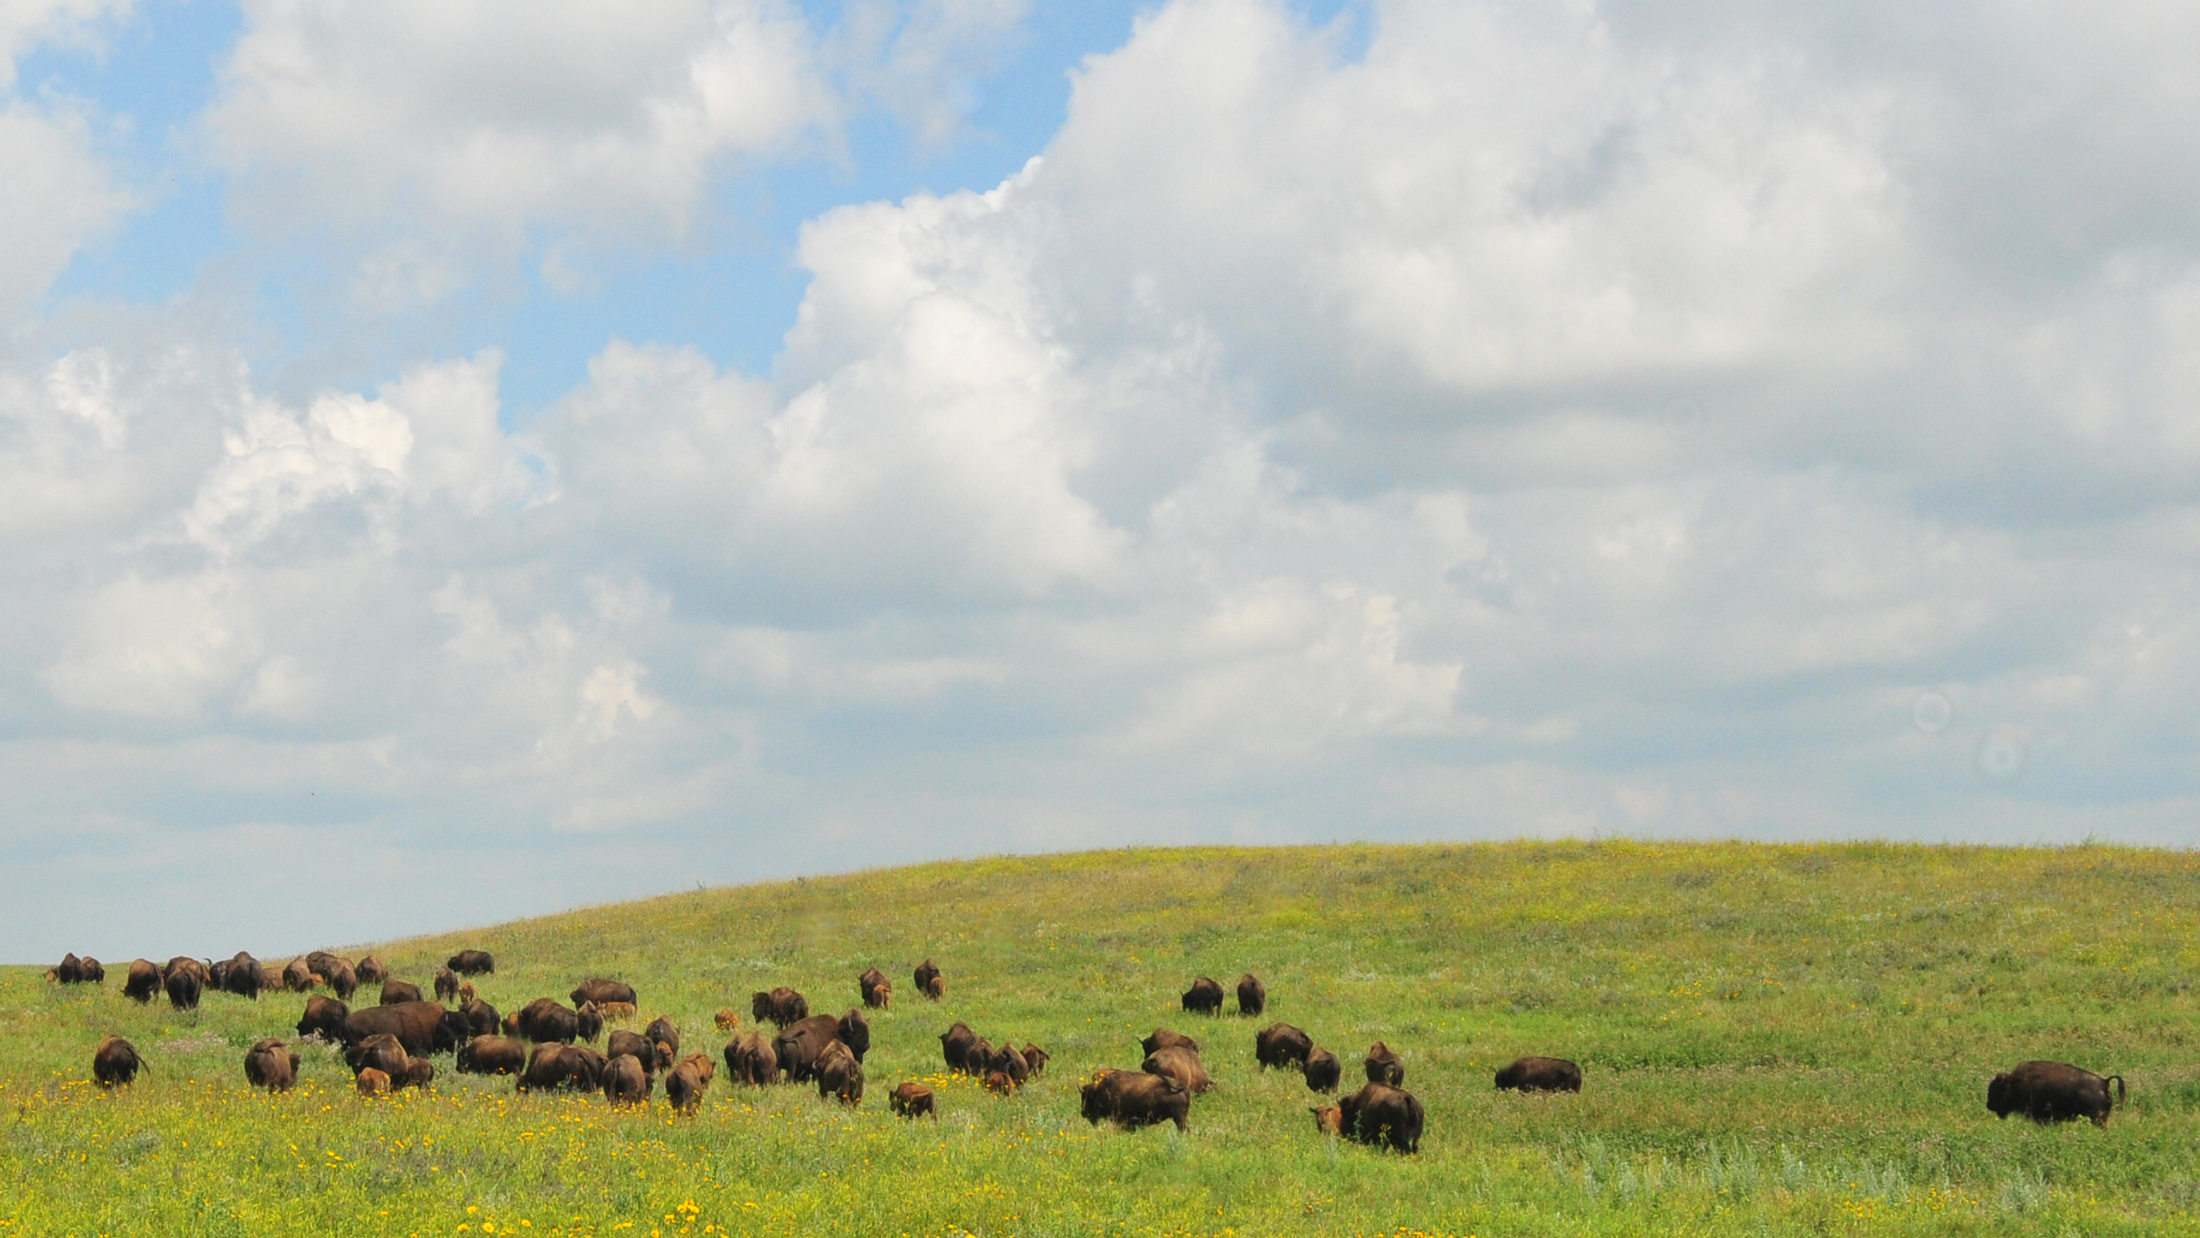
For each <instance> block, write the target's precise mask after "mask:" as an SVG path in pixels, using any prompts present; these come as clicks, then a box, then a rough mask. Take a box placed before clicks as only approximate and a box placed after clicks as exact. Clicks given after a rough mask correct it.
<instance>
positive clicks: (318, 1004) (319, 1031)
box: [298, 993, 351, 1040]
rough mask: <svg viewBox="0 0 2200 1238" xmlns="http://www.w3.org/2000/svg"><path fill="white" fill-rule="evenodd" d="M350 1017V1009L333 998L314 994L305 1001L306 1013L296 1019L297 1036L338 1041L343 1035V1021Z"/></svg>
mask: <svg viewBox="0 0 2200 1238" xmlns="http://www.w3.org/2000/svg"><path fill="white" fill-rule="evenodd" d="M350 1017H351V1007H349V1006H346V1005H345V1004H344V1003H342V1002H340V1001H337V1000H336V999H335V998H333V997H323V996H321V995H320V994H318V993H316V994H314V995H313V996H311V997H309V998H307V999H306V1012H305V1014H303V1015H301V1016H300V1017H299V1019H298V1035H299V1036H300V1037H301V1038H310V1037H315V1036H318V1037H320V1038H321V1039H322V1040H340V1039H342V1038H343V1033H344V1020H345V1019H348V1018H350Z"/></svg>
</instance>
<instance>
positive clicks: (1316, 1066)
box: [1306, 1049, 1344, 1092]
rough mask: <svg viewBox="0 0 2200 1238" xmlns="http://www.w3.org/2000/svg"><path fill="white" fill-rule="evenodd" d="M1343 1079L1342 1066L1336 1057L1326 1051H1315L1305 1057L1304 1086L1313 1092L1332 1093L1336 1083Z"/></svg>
mask: <svg viewBox="0 0 2200 1238" xmlns="http://www.w3.org/2000/svg"><path fill="white" fill-rule="evenodd" d="M1343 1077H1344V1064H1343V1063H1342V1062H1339V1061H1338V1060H1337V1055H1336V1054H1334V1053H1331V1052H1330V1051H1329V1050H1327V1049H1315V1050H1314V1051H1312V1052H1311V1053H1308V1054H1307V1055H1306V1086H1307V1087H1308V1088H1310V1089H1312V1090H1313V1091H1315V1092H1334V1091H1336V1090H1337V1081H1338V1080H1339V1079H1342V1078H1343Z"/></svg>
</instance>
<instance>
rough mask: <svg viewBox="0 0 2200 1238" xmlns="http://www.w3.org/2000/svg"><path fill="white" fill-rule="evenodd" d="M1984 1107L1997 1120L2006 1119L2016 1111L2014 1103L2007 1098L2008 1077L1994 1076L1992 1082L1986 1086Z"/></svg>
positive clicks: (2002, 1075)
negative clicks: (1991, 1112) (1990, 1111)
mask: <svg viewBox="0 0 2200 1238" xmlns="http://www.w3.org/2000/svg"><path fill="white" fill-rule="evenodd" d="M1986 1107H1987V1108H1988V1109H1990V1110H1992V1111H1993V1114H1994V1116H1995V1117H1997V1118H2006V1117H2008V1116H2009V1114H2010V1113H2011V1112H2012V1111H2013V1110H2015V1109H2016V1107H2017V1104H2016V1102H2015V1101H2013V1100H2011V1099H2010V1098H2009V1076H2008V1075H2006V1074H2000V1075H1995V1076H1994V1078H1993V1081H1992V1082H1991V1083H1988V1084H1987V1085H1986Z"/></svg>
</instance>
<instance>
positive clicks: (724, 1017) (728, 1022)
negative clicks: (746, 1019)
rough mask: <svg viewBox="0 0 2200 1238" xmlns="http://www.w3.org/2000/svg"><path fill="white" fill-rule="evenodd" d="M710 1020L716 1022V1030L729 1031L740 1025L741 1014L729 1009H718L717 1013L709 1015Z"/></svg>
mask: <svg viewBox="0 0 2200 1238" xmlns="http://www.w3.org/2000/svg"><path fill="white" fill-rule="evenodd" d="M710 1021H711V1022H712V1023H714V1024H716V1025H717V1026H718V1030H719V1031H721V1032H730V1031H732V1030H733V1029H735V1028H737V1027H739V1026H741V1016H740V1015H737V1014H735V1013H734V1012H732V1011H731V1010H721V1011H719V1012H718V1013H717V1014H714V1015H712V1016H711V1017H710Z"/></svg>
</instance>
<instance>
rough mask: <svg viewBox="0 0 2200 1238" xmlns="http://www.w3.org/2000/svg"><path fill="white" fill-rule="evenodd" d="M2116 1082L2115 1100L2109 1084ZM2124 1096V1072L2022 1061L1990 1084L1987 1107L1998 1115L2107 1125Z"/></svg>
mask: <svg viewBox="0 0 2200 1238" xmlns="http://www.w3.org/2000/svg"><path fill="white" fill-rule="evenodd" d="M2110 1083H2114V1084H2115V1085H2116V1095H2115V1097H2114V1098H2113V1099H2112V1098H2111V1097H2110V1095H2109V1088H2108V1085H2109V1084H2110ZM2123 1098H2124V1077H2123V1076H2122V1075H2108V1076H2105V1077H2104V1076H2101V1075H2096V1074H2094V1073H2093V1072H2092V1071H2090V1070H2081V1069H2079V1068H2078V1067H2076V1066H2072V1065H2070V1064H2069V1063H2068V1062H2019V1063H2017V1065H2016V1066H2015V1067H2014V1068H2013V1069H2010V1070H2007V1071H2004V1072H2002V1073H2001V1074H1998V1075H1995V1076H1994V1078H1993V1081H1992V1082H1990V1083H1988V1084H1987V1085H1986V1107H1987V1108H1988V1109H1990V1110H1992V1111H1993V1113H1994V1116H1995V1117H1997V1118H2006V1117H2008V1116H2009V1115H2010V1114H2012V1113H2021V1114H2023V1115H2024V1116H2025V1117H2028V1118H2030V1119H2032V1120H2033V1121H2034V1122H2041V1123H2046V1122H2069V1121H2072V1120H2074V1119H2077V1118H2087V1119H2090V1120H2091V1121H2092V1123H2093V1125H2095V1126H2107V1125H2108V1115H2109V1111H2110V1110H2112V1109H2113V1108H2115V1101H2117V1100H2122V1099H2123Z"/></svg>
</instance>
